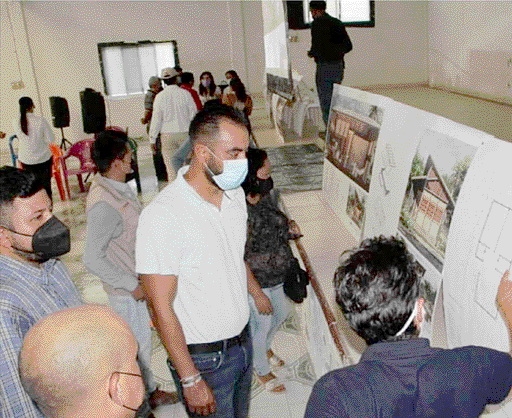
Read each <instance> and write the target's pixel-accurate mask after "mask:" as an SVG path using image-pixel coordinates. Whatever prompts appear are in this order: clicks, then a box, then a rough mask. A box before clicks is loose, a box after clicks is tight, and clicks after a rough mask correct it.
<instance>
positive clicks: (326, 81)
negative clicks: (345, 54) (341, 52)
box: [316, 61, 345, 127]
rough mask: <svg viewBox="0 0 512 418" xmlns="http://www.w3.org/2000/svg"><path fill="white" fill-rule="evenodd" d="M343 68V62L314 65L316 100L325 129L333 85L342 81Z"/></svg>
mask: <svg viewBox="0 0 512 418" xmlns="http://www.w3.org/2000/svg"><path fill="white" fill-rule="evenodd" d="M344 67H345V65H344V63H343V61H330V62H317V63H316V90H317V91H318V100H319V101H320V108H321V109H322V118H323V120H324V122H325V126H326V127H327V122H328V121H329V110H330V109H331V99H332V89H333V85H334V83H341V82H342V81H343V72H344Z"/></svg>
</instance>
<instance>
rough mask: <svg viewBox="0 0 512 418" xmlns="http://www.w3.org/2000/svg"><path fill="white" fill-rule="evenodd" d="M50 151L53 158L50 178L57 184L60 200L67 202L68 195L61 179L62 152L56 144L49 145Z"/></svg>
mask: <svg viewBox="0 0 512 418" xmlns="http://www.w3.org/2000/svg"><path fill="white" fill-rule="evenodd" d="M50 151H51V152H52V156H53V162H52V177H53V178H54V179H55V182H56V183H57V188H58V189H59V195H60V200H63V201H64V200H68V198H69V194H66V190H65V189H64V181H63V179H62V157H63V154H62V150H61V149H60V147H59V146H58V145H57V144H54V143H51V144H50Z"/></svg>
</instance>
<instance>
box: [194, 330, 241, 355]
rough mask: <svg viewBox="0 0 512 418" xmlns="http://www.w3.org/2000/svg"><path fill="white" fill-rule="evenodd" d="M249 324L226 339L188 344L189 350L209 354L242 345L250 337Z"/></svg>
mask: <svg viewBox="0 0 512 418" xmlns="http://www.w3.org/2000/svg"><path fill="white" fill-rule="evenodd" d="M248 328H249V327H248V325H246V326H245V328H244V329H243V330H242V332H241V333H240V334H238V335H236V336H234V337H231V338H227V339H225V340H219V341H214V342H212V343H203V344H188V345H187V347H188V352H189V353H190V354H208V353H215V352H217V351H224V350H228V349H229V348H231V347H234V346H236V345H242V344H243V343H244V342H246V341H247V337H248Z"/></svg>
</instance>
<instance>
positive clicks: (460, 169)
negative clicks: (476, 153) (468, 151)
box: [447, 155, 472, 202]
mask: <svg viewBox="0 0 512 418" xmlns="http://www.w3.org/2000/svg"><path fill="white" fill-rule="evenodd" d="M471 160H472V156H470V155H466V156H465V157H464V158H463V159H462V160H459V161H457V162H456V163H455V164H454V166H453V168H452V174H450V176H449V177H448V182H447V186H448V188H449V189H450V192H451V194H452V197H453V200H454V201H455V202H456V201H457V198H458V197H459V193H460V189H461V187H462V183H464V178H465V177H466V174H467V172H468V169H469V165H470V164H471Z"/></svg>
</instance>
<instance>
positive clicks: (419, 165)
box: [411, 153, 425, 177]
mask: <svg viewBox="0 0 512 418" xmlns="http://www.w3.org/2000/svg"><path fill="white" fill-rule="evenodd" d="M424 172H425V164H423V160H422V158H421V155H420V154H418V153H416V154H414V158H413V159H412V167H411V177H416V176H422V175H423V174H424Z"/></svg>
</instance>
